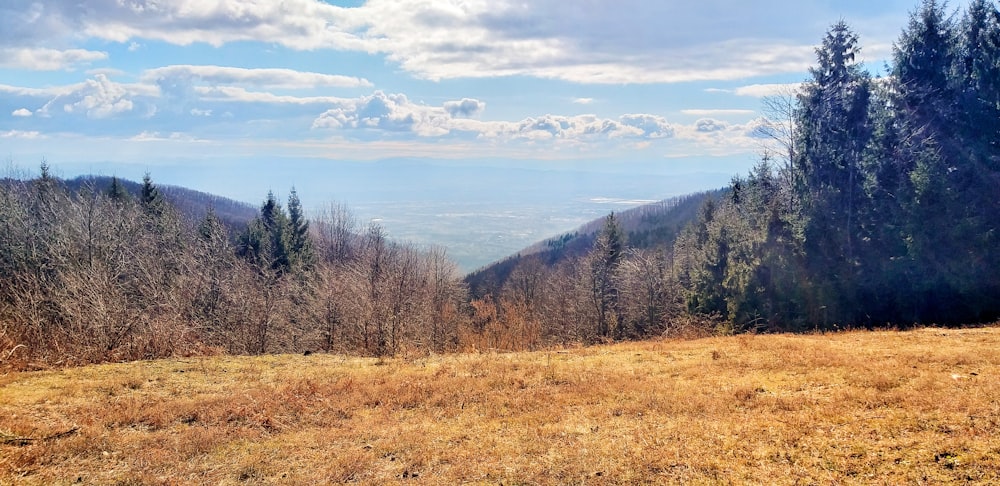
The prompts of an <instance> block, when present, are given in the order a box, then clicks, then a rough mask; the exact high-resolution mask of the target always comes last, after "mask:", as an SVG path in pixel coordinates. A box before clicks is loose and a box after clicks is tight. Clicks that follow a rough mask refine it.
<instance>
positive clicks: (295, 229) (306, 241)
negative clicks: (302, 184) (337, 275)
mask: <svg viewBox="0 0 1000 486" xmlns="http://www.w3.org/2000/svg"><path fill="white" fill-rule="evenodd" d="M288 240H289V241H288V244H289V256H290V258H289V259H290V262H291V264H292V266H294V267H295V268H296V269H302V270H309V269H311V268H312V267H313V265H315V263H316V253H315V251H314V249H313V244H312V240H311V238H310V236H309V221H308V220H306V217H305V213H304V212H303V211H302V203H301V202H300V201H299V195H298V193H296V192H295V189H294V188H293V189H292V192H291V194H289V196H288Z"/></svg>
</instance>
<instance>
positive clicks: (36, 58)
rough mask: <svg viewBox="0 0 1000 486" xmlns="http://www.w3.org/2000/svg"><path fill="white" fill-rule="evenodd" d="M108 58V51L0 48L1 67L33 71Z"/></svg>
mask: <svg viewBox="0 0 1000 486" xmlns="http://www.w3.org/2000/svg"><path fill="white" fill-rule="evenodd" d="M107 58H108V54H107V53H106V52H97V51H88V50H84V49H69V50H65V51H60V50H56V49H46V48H39V47H7V48H0V67H4V68H10V69H27V70H31V71H59V70H72V69H74V68H76V67H78V66H81V65H87V64H90V63H92V62H95V61H103V60H106V59H107Z"/></svg>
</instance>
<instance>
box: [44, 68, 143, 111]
mask: <svg viewBox="0 0 1000 486" xmlns="http://www.w3.org/2000/svg"><path fill="white" fill-rule="evenodd" d="M59 91H61V92H59V93H58V94H57V95H56V96H55V97H54V98H52V99H51V100H49V101H48V102H47V103H45V105H44V106H43V107H42V108H41V109H40V110H38V114H39V116H42V117H51V116H55V115H57V114H59V113H60V112H62V113H67V114H82V115H85V116H86V117H87V118H91V119H103V118H110V117H114V116H117V115H122V114H125V113H130V112H133V111H134V110H135V109H136V107H137V106H136V105H137V100H138V98H140V97H148V96H151V95H155V94H156V90H155V88H153V87H148V86H143V85H128V84H121V83H116V82H114V81H111V80H110V79H108V77H107V76H105V75H103V74H98V75H96V76H94V78H93V79H88V80H87V81H85V82H83V83H81V84H78V85H74V86H71V87H66V88H62V89H60V90H59Z"/></svg>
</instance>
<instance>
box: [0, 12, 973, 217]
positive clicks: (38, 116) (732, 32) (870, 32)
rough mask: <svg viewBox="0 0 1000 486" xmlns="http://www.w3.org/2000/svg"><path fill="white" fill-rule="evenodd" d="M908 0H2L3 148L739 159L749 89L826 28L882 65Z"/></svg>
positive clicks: (98, 160) (20, 158)
mask: <svg viewBox="0 0 1000 486" xmlns="http://www.w3.org/2000/svg"><path fill="white" fill-rule="evenodd" d="M962 5H963V2H952V3H951V4H950V7H951V8H957V7H961V6H962ZM914 8H916V0H903V1H900V0H883V1H877V2H872V1H869V0H847V1H840V0H838V1H833V0H825V1H802V0H771V1H762V2H736V1H731V0H701V1H697V2H692V1H686V0H685V1H674V0H575V1H566V0H533V1H523V0H395V1H387V0H368V1H321V0H282V1H277V0H275V1H270V0H46V1H31V0H5V1H4V2H2V5H0V155H2V156H3V157H5V159H6V160H7V164H8V165H11V166H15V167H28V168H31V170H37V169H36V168H37V166H38V164H39V162H40V161H41V160H43V159H44V160H46V161H47V162H48V163H49V164H50V165H51V166H53V167H54V168H56V171H57V174H61V175H63V176H73V175H77V174H79V173H87V172H101V173H103V174H102V175H122V176H125V177H132V178H137V177H141V174H142V173H144V172H147V171H148V172H150V173H151V174H152V175H153V176H154V180H158V181H160V182H163V183H170V184H174V183H176V184H184V185H188V186H193V187H194V188H196V189H200V190H205V191H210V192H216V193H219V194H221V195H225V196H230V197H236V198H239V199H243V200H248V199H249V200H256V199H260V197H257V196H251V194H262V193H265V192H266V190H267V189H269V188H273V189H279V190H284V189H285V188H286V187H289V186H292V185H295V184H300V185H301V184H304V183H306V182H312V183H317V182H318V181H316V180H310V179H311V178H312V177H311V176H310V175H309V174H307V173H304V172H303V171H302V170H305V169H302V170H299V168H300V166H301V167H305V165H301V164H303V162H302V161H308V167H313V168H315V167H322V168H323V170H322V171H319V172H317V174H325V175H323V176H322V177H328V174H335V173H336V168H337V166H338V164H346V163H362V162H374V161H380V160H386V159H408V160H421V161H427V163H435V164H445V165H449V164H450V165H463V164H464V165H476V164H481V165H489V166H492V167H504V166H507V165H509V166H511V167H519V168H536V169H542V170H547V169H550V168H551V169H553V170H558V169H565V168H567V167H570V168H572V167H577V166H580V167H584V166H585V167H589V168H591V169H593V170H602V168H607V167H614V168H615V170H617V171H623V172H628V171H631V170H634V171H635V172H636V173H656V174H669V173H692V172H698V171H716V172H721V173H731V174H736V173H742V172H745V171H746V169H748V168H749V167H750V166H751V165H752V164H753V162H754V160H756V158H757V156H758V154H759V153H760V151H761V140H760V139H759V138H755V137H754V136H753V129H754V127H755V126H757V125H758V124H759V117H760V113H759V110H760V107H761V97H762V96H767V95H769V94H773V93H775V92H776V90H780V89H782V87H783V86H787V85H794V84H795V83H799V82H801V81H803V80H804V79H806V78H807V76H808V68H809V67H810V65H812V64H813V62H814V59H815V53H814V49H815V46H816V45H817V44H818V43H819V42H820V41H821V39H822V37H823V35H824V33H825V32H826V30H827V29H828V28H829V27H830V26H831V25H832V24H833V23H835V22H837V21H839V20H844V21H846V22H847V23H848V24H850V25H851V26H852V28H853V29H854V30H855V31H856V32H857V33H858V34H859V36H860V39H861V45H862V57H863V58H864V60H865V62H866V63H867V64H868V65H869V66H871V69H872V70H873V71H875V72H877V71H879V70H880V69H881V68H882V66H884V63H885V61H886V60H887V59H888V58H889V57H890V55H891V50H892V43H893V41H894V40H895V39H896V38H897V37H898V35H899V33H900V31H901V29H902V27H903V26H904V25H905V24H906V21H907V18H908V15H909V12H910V11H911V10H913V9H914ZM297 164H299V165H297ZM588 170H589V169H588ZM108 172H113V173H114V174H108ZM226 174H231V175H230V176H227V175H226ZM316 177H320V176H316ZM320 182H321V181H320ZM263 186H274V187H263ZM697 189H704V188H692V190H697ZM300 192H301V191H300ZM307 197H308V196H306V195H303V199H304V200H305V199H306V198H307ZM313 197H319V196H313ZM322 197H328V195H327V194H323V195H322ZM348 202H349V201H348Z"/></svg>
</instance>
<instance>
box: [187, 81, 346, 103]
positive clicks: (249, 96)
mask: <svg viewBox="0 0 1000 486" xmlns="http://www.w3.org/2000/svg"><path fill="white" fill-rule="evenodd" d="M183 89H185V90H187V89H190V93H191V94H190V95H189V96H191V97H192V98H193V99H195V100H200V101H209V102H231V103H264V104H285V105H329V104H331V103H332V104H336V103H340V102H342V101H343V100H344V98H338V97H336V96H291V95H277V94H274V93H270V92H266V91H249V90H247V89H244V88H240V87H236V86H217V87H209V86H196V87H190V86H183Z"/></svg>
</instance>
